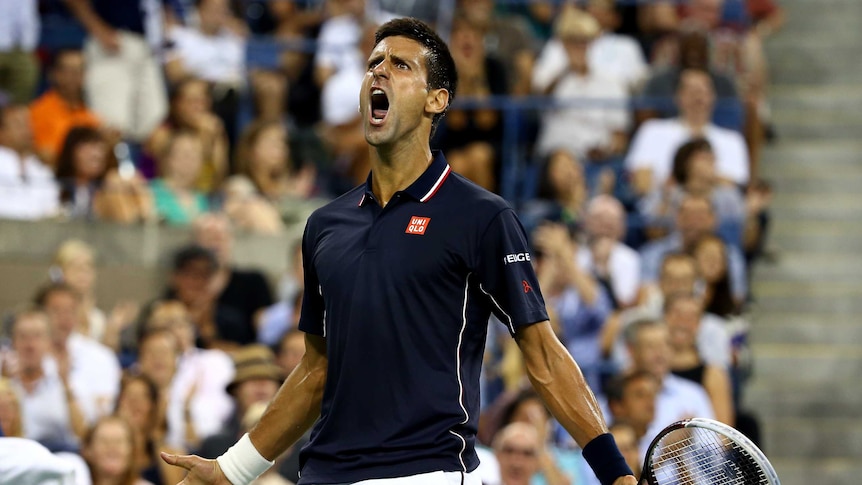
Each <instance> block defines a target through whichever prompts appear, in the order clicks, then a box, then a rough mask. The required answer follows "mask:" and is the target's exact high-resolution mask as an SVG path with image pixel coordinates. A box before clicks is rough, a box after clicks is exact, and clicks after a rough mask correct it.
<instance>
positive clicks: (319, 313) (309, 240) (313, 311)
mask: <svg viewBox="0 0 862 485" xmlns="http://www.w3.org/2000/svg"><path fill="white" fill-rule="evenodd" d="M309 226H310V223H309V224H306V226H305V232H304V233H303V234H302V272H303V280H304V282H305V284H304V288H305V289H304V291H303V293H302V310H301V311H300V316H299V329H300V330H302V331H303V332H305V333H310V334H312V335H320V336H322V337H325V336H326V327H325V325H324V315H325V307H324V304H323V294H322V290H321V288H320V281H319V280H318V279H317V270H316V268H315V267H314V246H315V238H314V237H312V236H311V235H310V232H311V231H310V230H309Z"/></svg>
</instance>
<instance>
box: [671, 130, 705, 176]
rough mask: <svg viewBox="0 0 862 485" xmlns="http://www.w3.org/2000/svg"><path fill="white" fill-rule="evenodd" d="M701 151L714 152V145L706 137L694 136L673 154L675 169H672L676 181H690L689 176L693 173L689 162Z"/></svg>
mask: <svg viewBox="0 0 862 485" xmlns="http://www.w3.org/2000/svg"><path fill="white" fill-rule="evenodd" d="M700 152H710V153H711V152H712V145H710V143H709V141H707V140H706V138H694V139H692V140H689V141H687V142H685V143H683V145H682V146H680V147H679V148H677V150H676V154H675V155H674V156H673V169H672V170H671V176H672V177H673V180H674V182H676V183H678V184H682V185H684V184H685V183H686V182H688V176H689V174H690V173H691V170H690V167H689V162H690V161H691V159H692V157H694V155H695V154H697V153H700Z"/></svg>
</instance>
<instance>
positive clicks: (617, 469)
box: [583, 433, 634, 485]
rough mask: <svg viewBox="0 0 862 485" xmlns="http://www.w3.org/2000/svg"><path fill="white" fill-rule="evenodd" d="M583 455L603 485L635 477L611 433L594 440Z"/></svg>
mask: <svg viewBox="0 0 862 485" xmlns="http://www.w3.org/2000/svg"><path fill="white" fill-rule="evenodd" d="M583 454H584V459H585V460H587V463H589V464H590V468H592V469H593V472H594V473H595V474H596V477H597V478H598V479H599V482H601V484H602V485H613V483H614V482H615V481H616V479H617V478H620V477H623V476H626V475H634V473H632V470H631V468H629V466H628V464H627V463H626V459H625V458H623V455H622V453H620V450H619V448H617V442H616V441H615V440H614V435H612V434H610V433H605V434H600V435H598V436H596V437H595V438H593V439H592V441H590V442H589V443H587V446H585V447H584V453H583Z"/></svg>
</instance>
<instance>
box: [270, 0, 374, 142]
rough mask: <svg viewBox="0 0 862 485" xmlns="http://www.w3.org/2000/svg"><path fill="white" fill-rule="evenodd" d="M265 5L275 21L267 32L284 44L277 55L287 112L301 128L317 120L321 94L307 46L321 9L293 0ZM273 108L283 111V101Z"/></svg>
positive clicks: (310, 51) (317, 22)
mask: <svg viewBox="0 0 862 485" xmlns="http://www.w3.org/2000/svg"><path fill="white" fill-rule="evenodd" d="M303 4H304V5H303ZM266 8H267V9H268V10H269V12H270V14H271V15H272V17H273V19H274V20H275V29H274V30H273V31H272V32H270V35H272V36H273V37H274V38H275V40H276V41H277V42H280V43H284V44H285V46H284V47H285V48H284V50H283V51H282V52H281V55H280V57H279V71H280V73H281V74H282V75H283V76H284V79H285V81H286V82H285V85H286V86H288V87H289V89H288V90H287V91H288V92H287V93H286V94H285V96H286V108H287V112H288V114H289V116H290V118H291V119H292V120H293V122H294V123H295V124H296V126H297V128H298V129H300V130H304V129H305V128H306V127H310V126H313V125H315V124H316V123H317V122H319V121H320V112H321V109H320V101H321V98H320V96H321V93H320V87H319V86H318V85H317V83H316V82H315V78H314V56H315V49H310V48H309V47H310V46H311V45H312V44H311V42H313V40H314V38H315V36H316V34H317V31H318V30H319V29H320V23H321V22H322V21H323V15H322V14H323V12H322V9H318V8H314V7H309V6H308V4H307V2H299V1H297V0H280V1H278V2H266ZM360 67H361V66H360ZM277 107H280V108H281V109H282V110H283V109H284V107H285V104H281V105H278V106H277Z"/></svg>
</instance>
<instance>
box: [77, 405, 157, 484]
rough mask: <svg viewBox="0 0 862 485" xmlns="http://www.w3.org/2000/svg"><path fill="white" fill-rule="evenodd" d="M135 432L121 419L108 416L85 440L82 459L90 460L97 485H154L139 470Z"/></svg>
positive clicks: (92, 475)
mask: <svg viewBox="0 0 862 485" xmlns="http://www.w3.org/2000/svg"><path fill="white" fill-rule="evenodd" d="M135 444H136V443H135V431H134V429H132V426H131V425H130V424H129V422H128V421H126V420H125V419H123V418H121V417H119V416H106V417H103V418H101V419H99V420H98V421H96V423H95V424H93V427H92V428H90V430H89V432H87V436H86V437H85V438H84V443H83V446H82V448H81V456H83V457H84V459H85V460H86V461H87V466H88V467H89V469H90V477H91V480H92V484H93V485H154V484H153V483H151V482H148V481H146V480H144V479H142V478H141V477H140V474H139V473H138V470H137V469H136V467H135V457H136V456H138V453H137V450H136V449H135Z"/></svg>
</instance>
